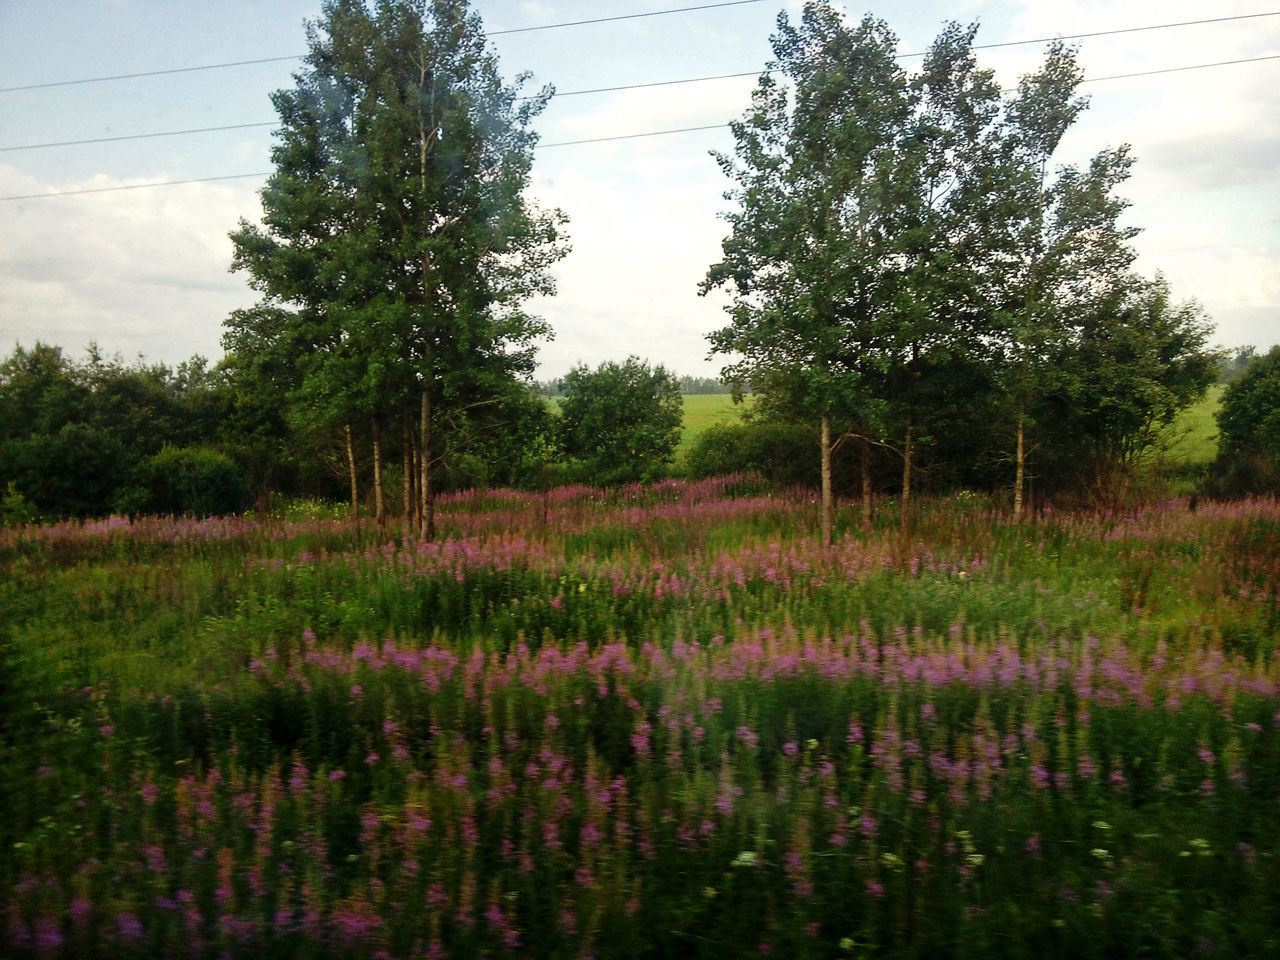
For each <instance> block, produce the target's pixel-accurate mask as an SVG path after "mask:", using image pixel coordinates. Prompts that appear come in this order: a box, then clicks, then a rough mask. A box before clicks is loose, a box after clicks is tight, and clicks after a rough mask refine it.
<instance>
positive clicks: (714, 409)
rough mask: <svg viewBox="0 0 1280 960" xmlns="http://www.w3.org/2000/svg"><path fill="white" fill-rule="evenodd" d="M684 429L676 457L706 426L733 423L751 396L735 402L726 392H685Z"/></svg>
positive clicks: (746, 406)
mask: <svg viewBox="0 0 1280 960" xmlns="http://www.w3.org/2000/svg"><path fill="white" fill-rule="evenodd" d="M683 399H684V430H683V432H682V433H681V435H680V447H679V448H678V449H677V451H676V457H677V458H680V457H682V456H683V455H684V452H685V450H687V449H688V447H689V445H690V444H692V443H693V442H694V441H695V440H697V439H698V437H700V436H701V435H702V434H703V433H704V432H705V431H706V430H707V428H708V427H712V426H715V425H716V424H718V423H735V422H737V421H738V420H739V419H740V418H741V417H742V414H743V412H744V411H746V410H747V409H749V408H750V406H751V398H750V397H747V398H746V401H745V402H744V403H738V404H735V403H734V402H733V397H732V396H731V395H730V394H727V393H686V394H685V395H684V398H683Z"/></svg>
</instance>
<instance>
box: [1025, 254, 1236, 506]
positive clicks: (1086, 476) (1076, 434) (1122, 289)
mask: <svg viewBox="0 0 1280 960" xmlns="http://www.w3.org/2000/svg"><path fill="white" fill-rule="evenodd" d="M1121 282H1122V283H1127V286H1122V285H1120V283H1117V285H1116V287H1115V289H1114V290H1113V291H1112V293H1111V295H1110V296H1109V297H1106V298H1098V299H1096V300H1095V301H1094V303H1093V304H1092V305H1087V306H1086V305H1082V307H1081V309H1080V310H1079V313H1078V314H1077V315H1076V322H1075V324H1074V325H1073V330H1072V332H1071V336H1070V337H1069V338H1068V339H1066V340H1065V341H1064V343H1063V344H1062V347H1061V351H1060V352H1059V353H1057V354H1056V355H1055V356H1054V357H1053V358H1052V359H1053V366H1054V368H1055V370H1056V375H1055V381H1056V383H1057V384H1058V387H1057V389H1055V390H1054V391H1052V392H1051V393H1050V394H1048V395H1047V396H1046V397H1044V398H1042V400H1041V402H1040V403H1039V404H1038V405H1037V406H1038V409H1037V412H1036V420H1037V422H1039V423H1040V424H1042V426H1043V427H1044V429H1045V430H1046V431H1047V432H1048V433H1049V434H1050V435H1051V436H1052V437H1054V442H1053V443H1052V445H1051V446H1050V449H1049V450H1048V451H1047V454H1048V456H1050V457H1052V458H1053V460H1054V461H1056V472H1059V473H1061V474H1062V475H1063V477H1064V479H1066V480H1068V481H1071V482H1074V483H1082V484H1084V485H1086V486H1089V487H1091V488H1092V489H1093V491H1094V493H1095V495H1096V497H1097V498H1098V499H1100V500H1102V501H1114V500H1116V499H1117V498H1118V497H1120V496H1122V495H1123V493H1124V487H1125V484H1126V483H1127V481H1128V480H1129V479H1131V475H1132V472H1133V467H1134V466H1135V465H1136V464H1138V463H1139V462H1141V461H1142V459H1143V458H1145V457H1147V456H1149V455H1150V454H1152V453H1155V452H1158V451H1159V450H1160V448H1161V447H1162V435H1163V433H1164V432H1165V431H1166V430H1167V428H1168V427H1169V426H1170V425H1171V424H1172V423H1173V421H1174V420H1175V419H1176V417H1177V415H1178V414H1179V413H1180V412H1181V411H1182V410H1183V409H1184V408H1186V407H1187V406H1189V405H1190V404H1192V403H1194V402H1195V401H1196V400H1198V399H1200V398H1201V397H1202V396H1204V393H1205V391H1206V390H1207V389H1208V387H1209V384H1211V383H1212V382H1213V381H1214V379H1215V377H1216V375H1217V369H1218V364H1219V361H1220V360H1221V355H1220V354H1219V353H1218V352H1216V351H1214V350H1211V349H1209V347H1208V345H1207V344H1208V340H1209V336H1210V334H1211V331H1212V328H1211V326H1210V324H1209V323H1208V321H1207V320H1206V319H1205V317H1204V314H1203V311H1202V310H1201V309H1200V307H1199V305H1198V304H1196V303H1175V302H1173V300H1172V297H1171V294H1170V292H1169V286H1168V283H1167V282H1166V281H1165V279H1164V278H1163V277H1162V276H1157V277H1156V279H1155V280H1153V281H1144V280H1141V279H1138V278H1135V277H1127V278H1126V277H1122V278H1121Z"/></svg>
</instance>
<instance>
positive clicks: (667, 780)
mask: <svg viewBox="0 0 1280 960" xmlns="http://www.w3.org/2000/svg"><path fill="white" fill-rule="evenodd" d="M816 509H817V508H816V505H815V504H814V503H813V502H812V497H811V496H809V495H807V494H805V493H804V492H803V491H793V492H791V493H789V494H787V495H773V496H770V495H768V494H767V493H766V492H764V491H763V490H762V489H761V488H760V487H759V486H758V485H756V484H755V483H753V482H752V481H750V480H749V479H745V478H738V479H731V480H726V481H709V482H704V483H702V484H697V485H691V484H684V483H677V482H671V483H666V484H662V485H659V486H656V487H631V488H627V489H624V490H620V491H613V492H605V491H600V490H593V489H589V488H576V489H562V490H557V491H552V492H551V493H549V494H546V495H537V494H520V493H513V492H503V491H493V492H490V493H488V494H486V495H483V496H481V495H475V494H466V495H459V496H455V497H451V498H446V499H445V501H444V502H443V503H442V505H441V514H440V524H441V529H442V539H440V540H439V541H437V542H436V543H433V544H424V543H418V542H415V541H412V540H401V539H399V538H382V537H379V536H378V533H377V531H376V529H371V528H370V526H369V525H368V524H367V523H366V524H364V525H363V526H359V527H357V526H355V525H354V524H351V523H350V522H347V521H318V520H317V521H306V522H299V523H286V522H281V521H276V522H269V523H253V522H249V521H208V522H204V523H201V524H197V523H181V522H179V523H175V522H171V521H159V520H156V521H143V522H140V523H135V524H132V525H130V524H128V523H104V524H98V525H86V526H75V525H63V526H59V527H43V528H27V529H25V530H20V531H6V532H3V533H0V565H2V566H3V573H4V577H3V586H0V591H3V592H2V593H0V602H2V603H3V614H4V624H5V626H4V631H5V633H4V646H3V657H2V659H0V669H2V670H3V677H0V679H2V680H3V681H4V685H3V689H4V691H5V692H4V693H3V694H0V696H3V697H4V701H5V702H4V704H3V705H4V707H5V721H4V728H3V736H4V753H3V758H2V759H0V766H2V767H3V769H0V775H3V783H4V786H3V787H2V788H0V789H2V790H3V800H4V806H5V809H6V814H7V815H6V817H5V818H4V820H3V824H2V825H0V844H2V847H0V849H2V850H3V852H2V853H0V889H3V890H4V891H5V896H4V898H3V899H4V903H5V907H4V917H3V918H0V919H3V924H4V925H3V928H0V952H3V953H5V954H6V955H13V956H57V955H65V956H97V955H113V956H118V955H124V956H168V955H173V956H209V957H215V956H222V955H228V956H262V955H272V956H276V955H279V956H297V957H304V956H305V957H309V956H359V957H366V956H367V957H374V956H385V957H409V956H415V957H416V956H423V955H426V956H450V957H454V956H503V955H508V954H510V955H522V956H549V957H550V956H554V957H560V956H564V957H579V956H584V957H585V956H597V957H650V956H673V955H681V956H683V955H690V956H708V957H726V956H728V957H732V956H744V957H745V956H752V957H757V956H761V955H769V954H772V955H777V956H787V957H792V956H795V957H846V956H893V957H948V956H950V957H969V956H977V955H984V956H998V957H1006V956H1007V957H1015V956H1017V957H1023V956H1030V955H1033V954H1040V955H1046V956H1060V957H1078V956H1099V957H1102V956H1136V955H1150V956H1187V955H1192V954H1196V955H1206V956H1229V955H1257V956H1266V955H1275V954H1277V953H1280V933H1278V932H1277V920H1278V919H1280V918H1278V917H1277V915H1276V912H1275V907H1274V891H1275V890H1276V889H1277V883H1278V882H1280V871H1278V870H1277V861H1276V857H1277V854H1280V849H1278V848H1280V843H1278V840H1280V806H1278V805H1277V803H1276V799H1275V798H1276V796H1277V792H1278V791H1280V686H1278V685H1280V663H1278V659H1280V658H1278V656H1277V654H1276V638H1277V636H1278V635H1280V601H1278V599H1277V598H1278V597H1280V508H1278V507H1277V505H1276V504H1275V503H1274V502H1270V501H1246V502H1241V503H1236V504H1209V505H1201V506H1200V507H1199V509H1198V510H1195V511H1194V512H1193V511H1191V510H1190V509H1188V506H1187V504H1185V503H1181V502H1170V503H1165V504H1162V505H1159V506H1155V507H1152V508H1149V509H1146V510H1142V511H1138V512H1132V513H1126V514H1114V515H1099V514H1088V515H1085V514H1054V513H1047V514H1045V515H1042V516H1039V517H1037V518H1034V519H1031V520H1024V521H1022V522H1015V521H1014V520H1013V519H1012V518H1010V517H1007V516H1005V515H1003V514H1002V513H1000V512H999V511H997V510H994V509H992V508H991V506H990V505H988V504H985V503H983V502H982V501H980V500H976V499H974V498H969V499H967V500H964V501H959V500H951V501H935V502H931V503H928V504H924V505H922V506H921V508H920V510H919V512H918V514H917V515H915V516H914V517H913V518H912V521H911V523H909V524H908V525H906V526H902V525H900V524H897V523H890V522H888V521H887V520H886V522H885V523H884V525H883V526H881V527H878V528H877V529H875V530H873V531H871V532H869V533H866V534H863V533H861V532H860V531H859V530H858V528H857V526H856V518H855V517H854V516H853V512H854V511H853V510H852V509H851V508H844V510H843V511H842V513H841V517H840V522H841V524H842V527H841V536H839V537H838V538H837V541H836V543H835V544H834V545H833V546H832V547H831V548H830V549H828V550H823V549H821V548H820V547H819V546H818V544H817V542H816V540H815V539H814V537H813V536H812V531H813V529H814V527H815V525H816Z"/></svg>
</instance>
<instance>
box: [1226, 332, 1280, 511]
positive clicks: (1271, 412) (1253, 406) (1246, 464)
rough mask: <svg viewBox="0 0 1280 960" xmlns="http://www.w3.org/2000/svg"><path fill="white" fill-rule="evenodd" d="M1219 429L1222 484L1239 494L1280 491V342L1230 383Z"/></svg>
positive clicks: (1274, 492)
mask: <svg viewBox="0 0 1280 960" xmlns="http://www.w3.org/2000/svg"><path fill="white" fill-rule="evenodd" d="M1218 431H1219V436H1218V460H1217V463H1216V464H1215V474H1216V476H1217V478H1218V481H1219V483H1221V484H1222V485H1223V486H1224V487H1225V488H1226V490H1227V491H1229V492H1232V493H1235V494H1239V493H1246V492H1252V493H1269V494H1277V493H1280V346H1274V347H1272V348H1271V349H1270V350H1269V351H1267V353H1266V354H1264V355H1263V356H1260V357H1254V358H1253V359H1252V360H1250V362H1249V365H1248V367H1246V368H1245V371H1244V372H1243V373H1242V374H1240V375H1239V376H1237V377H1236V378H1235V379H1234V380H1232V381H1231V382H1230V383H1229V384H1228V385H1227V388H1226V390H1225V391H1224V392H1223V395H1222V407H1221V409H1220V410H1219V411H1218Z"/></svg>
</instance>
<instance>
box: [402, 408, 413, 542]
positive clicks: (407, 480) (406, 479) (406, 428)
mask: <svg viewBox="0 0 1280 960" xmlns="http://www.w3.org/2000/svg"><path fill="white" fill-rule="evenodd" d="M400 426H401V434H402V436H401V437H400V446H401V452H400V464H401V468H400V502H401V503H400V505H401V509H402V510H403V511H404V534H405V536H406V537H407V536H408V535H409V532H410V531H411V530H412V529H413V422H412V418H411V417H410V414H409V407H408V405H407V404H406V405H405V406H404V407H402V408H401V410H400Z"/></svg>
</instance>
